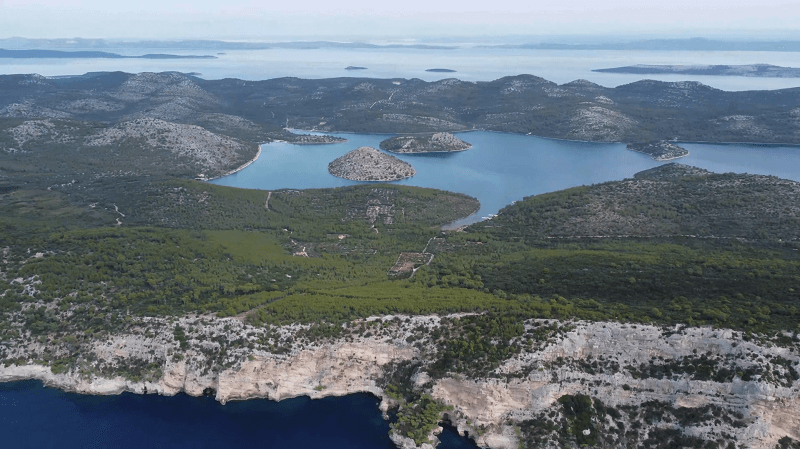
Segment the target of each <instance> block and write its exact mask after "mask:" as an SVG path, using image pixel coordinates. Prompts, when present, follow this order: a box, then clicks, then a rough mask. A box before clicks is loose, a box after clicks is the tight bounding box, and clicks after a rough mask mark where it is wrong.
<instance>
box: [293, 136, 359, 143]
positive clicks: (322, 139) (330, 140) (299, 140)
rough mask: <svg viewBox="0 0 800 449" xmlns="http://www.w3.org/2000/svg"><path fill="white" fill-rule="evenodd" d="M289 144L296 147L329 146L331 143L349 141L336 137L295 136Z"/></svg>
mask: <svg viewBox="0 0 800 449" xmlns="http://www.w3.org/2000/svg"><path fill="white" fill-rule="evenodd" d="M288 142H289V143H293V144H295V145H327V144H331V143H343V142H347V139H344V138H342V137H336V136H325V135H323V136H317V135H314V134H297V135H295V134H293V135H291V136H290V140H288Z"/></svg>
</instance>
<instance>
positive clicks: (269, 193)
mask: <svg viewBox="0 0 800 449" xmlns="http://www.w3.org/2000/svg"><path fill="white" fill-rule="evenodd" d="M270 197H272V191H269V192H267V201H264V209H266V210H268V211H271V210H272V209H270V208H269V199H270Z"/></svg>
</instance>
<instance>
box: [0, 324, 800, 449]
mask: <svg viewBox="0 0 800 449" xmlns="http://www.w3.org/2000/svg"><path fill="white" fill-rule="evenodd" d="M139 320H140V322H135V323H134V325H133V326H132V327H131V329H132V330H131V331H130V332H129V333H127V334H125V335H118V336H115V337H112V338H103V339H102V340H97V341H93V342H91V348H90V350H91V351H92V352H93V353H94V354H95V355H96V356H97V359H98V360H100V359H102V360H104V361H105V363H107V364H108V366H115V367H117V369H118V370H120V371H121V372H122V371H124V370H125V369H129V368H125V367H129V366H133V365H137V364H146V365H147V366H159V368H158V371H157V373H158V376H157V377H150V378H147V376H142V375H137V376H136V377H139V378H140V379H136V378H132V377H131V375H130V374H126V375H127V376H128V378H126V377H123V376H122V375H108V374H103V373H104V372H106V373H107V372H109V369H108V366H107V367H106V368H104V369H101V368H100V365H98V366H96V367H95V370H94V371H92V370H91V369H90V368H91V367H87V366H83V367H82V368H81V369H72V370H71V371H68V372H65V373H60V374H54V373H53V372H52V371H51V369H50V368H49V367H45V366H39V365H34V364H30V365H22V366H15V365H9V366H5V367H3V366H2V365H0V381H4V382H7V381H15V380H23V379H40V380H41V381H43V382H44V383H45V384H46V385H49V386H54V387H59V388H62V389H65V390H69V391H74V392H78V393H85V394H119V393H121V392H124V391H131V392H136V393H159V394H163V395H174V394H176V393H178V392H186V393H187V394H189V395H193V396H199V395H202V394H204V393H205V394H209V393H210V392H211V391H213V392H214V394H216V399H217V400H219V401H220V402H222V403H225V402H227V401H231V400H245V399H250V398H268V399H272V400H282V399H286V398H291V397H296V396H301V395H306V396H309V397H312V398H320V397H324V396H341V395H346V394H352V393H358V392H368V393H372V394H374V395H376V396H379V397H382V398H383V402H382V404H381V410H383V411H384V412H386V410H387V409H388V408H389V407H390V406H394V405H396V404H397V401H395V400H393V399H391V398H389V397H388V395H387V394H386V393H385V392H384V390H383V388H382V387H383V386H384V385H385V383H384V382H385V380H383V379H384V376H385V375H386V374H387V372H388V371H390V367H392V366H397V364H399V363H403V362H406V363H412V364H414V366H415V367H416V368H414V371H413V375H410V377H409V378H408V379H407V382H408V384H409V385H412V386H413V387H412V388H416V389H417V390H418V391H421V392H422V391H427V392H429V393H430V394H431V395H432V397H433V398H434V399H435V400H437V401H438V402H440V403H443V404H445V405H450V406H452V407H453V410H451V411H447V412H445V415H446V418H447V419H449V420H450V421H451V422H452V423H453V424H454V425H456V426H457V428H458V429H459V431H461V432H462V433H463V432H469V435H470V436H472V437H473V438H474V439H475V440H476V441H477V442H478V444H479V445H481V446H483V447H490V448H497V449H500V448H503V449H505V448H517V447H519V444H520V442H521V441H520V439H521V438H525V434H524V433H521V432H520V431H519V429H520V426H522V425H523V424H524V423H525V422H526V421H528V420H531V419H534V418H537V417H542V416H545V415H546V414H552V412H557V413H560V410H561V404H560V403H559V402H558V399H559V398H561V397H562V396H564V395H589V396H591V397H592V398H596V399H598V400H601V401H602V402H603V403H604V404H605V405H606V406H607V407H611V408H617V409H619V410H623V411H625V412H624V413H622V417H621V418H619V419H618V420H617V421H619V423H622V424H618V425H624V426H628V427H627V428H628V429H630V428H631V427H630V426H631V425H632V424H633V423H634V421H636V420H638V418H635V419H634V418H630V419H629V418H628V417H627V415H628V413H633V412H632V411H635V410H636V408H637V407H640V406H642V404H645V403H651V404H657V405H658V406H659V407H664V408H670V407H671V408H674V409H679V408H680V407H686V408H690V409H698V410H699V409H700V408H702V407H715V410H718V413H722V414H723V415H725V414H726V413H727V414H732V415H736V416H740V418H737V419H736V420H735V421H736V422H734V423H731V422H729V421H725V420H724V419H723V420H717V421H716V422H714V420H711V421H705V422H701V423H694V424H691V425H682V426H679V428H680V429H681V431H682V432H683V433H684V434H685V435H689V436H695V437H699V438H704V439H712V440H715V439H716V438H717V437H719V436H720V435H728V436H729V437H730V438H733V439H735V441H737V442H739V443H740V444H742V445H744V446H745V447H755V448H760V447H763V448H767V447H770V448H771V447H774V446H775V444H776V443H777V441H778V440H779V439H780V438H782V437H786V436H788V437H790V438H793V439H795V440H797V439H800V381H798V380H796V379H793V378H792V376H791V372H792V370H795V372H797V370H798V369H799V368H800V356H798V352H800V351H798V346H799V345H798V344H797V343H796V342H795V343H794V344H793V345H790V346H788V347H786V346H784V347H781V346H778V345H775V344H773V343H770V342H768V341H765V340H757V339H754V340H751V341H745V340H744V338H743V335H741V334H740V333H738V332H734V331H730V330H721V329H710V328H686V329H664V328H659V327H656V326H643V325H630V324H627V325H626V324H620V323H608V322H606V323H589V322H576V323H572V325H570V326H568V327H567V328H566V332H561V333H556V334H554V335H551V336H550V337H549V338H548V339H547V340H546V341H543V342H540V343H535V342H534V343H531V342H526V341H522V340H521V341H519V342H518V344H519V345H521V346H522V348H523V349H522V350H521V351H520V352H519V353H518V354H517V355H515V356H513V357H511V358H510V359H508V360H506V361H504V362H503V363H501V365H500V366H499V367H498V368H497V369H495V370H494V371H493V372H492V373H489V376H488V377H481V378H468V377H465V376H463V375H458V374H456V373H451V374H449V375H445V377H440V378H432V377H431V376H430V374H429V372H428V371H427V367H428V365H429V364H430V363H432V362H433V361H435V360H436V357H437V345H436V344H435V342H434V341H433V340H432V339H431V337H430V333H431V332H432V331H433V330H435V329H437V328H441V327H442V326H447V325H450V324H448V323H450V321H449V320H448V321H442V320H440V319H439V318H438V317H436V316H430V317H426V316H418V317H391V316H388V317H373V318H369V319H367V320H363V321H362V322H360V325H363V326H364V328H365V329H366V328H369V329H370V330H371V332H370V335H371V336H370V337H363V336H361V335H358V334H356V333H343V334H342V336H341V337H339V338H336V339H327V340H319V341H308V340H307V339H304V338H302V337H297V336H298V335H299V334H298V333H300V332H301V331H302V330H303V329H306V328H308V326H307V325H297V324H295V325H290V326H283V327H279V328H272V329H269V330H267V329H264V328H255V327H252V326H249V325H246V324H244V323H242V322H240V321H238V320H236V319H233V318H214V317H210V316H203V317H185V318H181V319H180V320H178V321H177V322H175V321H172V322H171V321H168V320H164V319H157V318H140V319H139ZM540 324H541V320H529V321H527V322H526V323H525V327H526V330H528V329H535V328H536V327H537V326H539V325H540ZM176 325H180V326H183V327H184V328H186V329H187V341H188V345H187V347H186V348H184V349H180V346H179V343H178V342H177V341H176V340H175V339H174V338H173V336H172V330H173V329H174V327H175V326H176ZM349 327H350V328H354V327H356V326H354V325H352V324H351V325H350V326H349ZM145 329H147V330H148V331H145ZM421 332H422V333H423V334H424V335H419V334H420V333H421ZM411 336H414V337H417V339H416V342H415V344H414V345H412V344H410V343H407V339H409V337H411ZM226 340H227V341H235V340H239V341H242V342H244V344H242V345H239V346H237V347H235V348H234V347H229V348H228V350H227V352H225V354H226V355H225V357H222V358H214V357H215V356H214V355H213V354H214V352H213V349H214V348H219V347H220V346H221V345H223V344H225V343H224V342H225V341H226ZM259 342H261V343H259ZM270 348H273V349H270ZM41 349H42V348H40V347H37V346H36V345H35V344H33V343H32V344H31V345H29V346H26V347H25V349H23V348H22V347H20V348H18V352H17V353H16V354H14V355H15V357H19V356H22V355H24V354H23V353H24V351H34V352H35V351H39V350H41ZM86 349H87V348H84V349H82V350H84V351H85V350H86ZM159 364H160V365H159ZM703 364H706V365H707V366H711V367H717V368H719V369H721V368H720V367H731V366H733V367H735V369H737V370H740V371H741V372H739V373H737V374H736V375H735V376H734V375H731V376H728V377H724V376H723V377H719V376H717V377H718V380H715V379H714V374H713V372H712V373H711V374H709V375H708V376H706V377H702V376H699V374H697V372H699V371H697V372H695V371H692V373H689V372H688V371H686V369H689V368H687V367H688V366H689V365H692V366H693V367H697V370H700V368H701V367H702V366H706V365H703ZM209 365H212V366H211V369H209ZM652 367H655V368H653V369H656V371H658V372H665V373H666V375H659V376H655V375H651V374H650V373H652V372H655V371H652V370H651V368H652ZM715 369H716V368H715ZM648 370H650V371H648ZM659 370H660V371H659ZM670 370H671V371H670ZM748 370H749V371H748ZM748 372H749V373H750V374H747V373H748ZM753 373H755V374H753ZM745 378H747V379H746V380H745ZM141 379H147V380H141ZM719 379H721V381H720V380H719ZM605 424H607V425H608V426H611V427H613V426H614V425H615V424H613V423H612V422H611V421H607V422H606V423H605ZM676 425H677V424H676V423H675V422H672V421H669V420H666V421H664V420H662V421H659V420H655V421H653V422H648V423H644V424H643V426H644V427H643V428H642V429H640V431H642V432H652V431H653V430H655V429H674V428H676ZM587 430H588V429H587ZM434 433H435V432H434ZM392 438H393V441H395V443H396V444H397V445H398V447H404V448H406V447H407V448H411V447H414V446H413V445H414V443H413V440H410V439H408V438H406V437H404V436H402V435H400V434H399V433H396V432H394V433H393V436H392ZM434 442H435V440H433V439H432V440H431V443H429V444H433V443H434ZM423 447H425V446H424V445H423Z"/></svg>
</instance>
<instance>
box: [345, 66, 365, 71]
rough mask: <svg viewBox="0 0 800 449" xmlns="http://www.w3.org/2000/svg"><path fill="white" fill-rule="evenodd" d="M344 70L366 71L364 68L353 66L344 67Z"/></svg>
mask: <svg viewBox="0 0 800 449" xmlns="http://www.w3.org/2000/svg"><path fill="white" fill-rule="evenodd" d="M344 69H345V70H367V68H366V67H359V66H354V65H349V66H347V67H345V68H344Z"/></svg>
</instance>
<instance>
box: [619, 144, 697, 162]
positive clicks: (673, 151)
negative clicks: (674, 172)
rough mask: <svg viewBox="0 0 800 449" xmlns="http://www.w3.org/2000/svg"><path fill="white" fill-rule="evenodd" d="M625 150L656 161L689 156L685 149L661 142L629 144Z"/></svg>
mask: <svg viewBox="0 0 800 449" xmlns="http://www.w3.org/2000/svg"><path fill="white" fill-rule="evenodd" d="M627 148H628V149H629V150H631V151H636V152H638V153H644V154H646V155H648V156H650V157H651V158H653V159H654V160H656V161H659V162H663V161H671V160H673V159H678V158H681V157H684V156H688V155H689V151H688V150H687V149H686V148H683V147H680V146H678V145H675V144H674V143H671V142H667V141H666V140H661V141H657V142H645V143H629V144H628V145H627Z"/></svg>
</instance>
